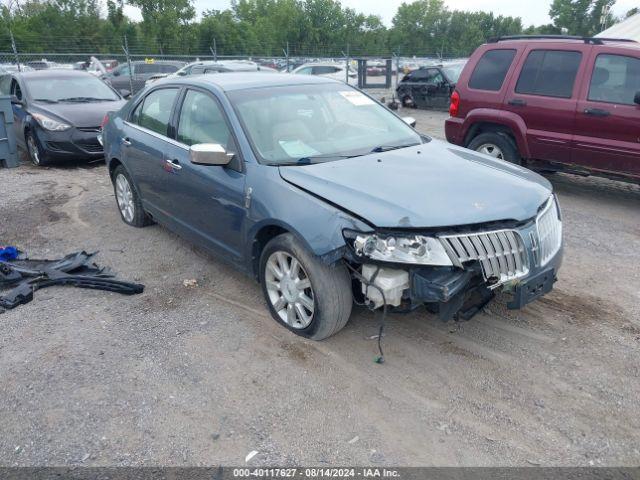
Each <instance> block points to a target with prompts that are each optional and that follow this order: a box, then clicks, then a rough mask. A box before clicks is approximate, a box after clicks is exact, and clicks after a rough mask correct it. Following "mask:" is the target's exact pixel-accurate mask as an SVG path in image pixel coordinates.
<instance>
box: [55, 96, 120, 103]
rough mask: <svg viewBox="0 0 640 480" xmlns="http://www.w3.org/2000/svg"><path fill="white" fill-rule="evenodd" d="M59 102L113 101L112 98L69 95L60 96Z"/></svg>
mask: <svg viewBox="0 0 640 480" xmlns="http://www.w3.org/2000/svg"><path fill="white" fill-rule="evenodd" d="M58 101H59V102H113V101H114V99H112V98H96V97H69V98H60V99H59V100H58Z"/></svg>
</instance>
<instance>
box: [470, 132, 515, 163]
mask: <svg viewBox="0 0 640 480" xmlns="http://www.w3.org/2000/svg"><path fill="white" fill-rule="evenodd" d="M467 148H469V149H471V150H475V151H476V152H479V153H483V154H485V155H489V156H491V157H493V158H497V159H498V160H505V161H507V162H509V163H514V164H516V165H522V157H521V156H520V153H519V152H518V148H517V147H516V146H515V145H514V143H513V141H512V140H511V139H510V138H509V137H508V136H507V135H505V134H504V133H499V132H488V133H481V134H480V135H478V136H477V137H475V138H474V139H473V140H471V142H470V143H469V145H468V146H467Z"/></svg>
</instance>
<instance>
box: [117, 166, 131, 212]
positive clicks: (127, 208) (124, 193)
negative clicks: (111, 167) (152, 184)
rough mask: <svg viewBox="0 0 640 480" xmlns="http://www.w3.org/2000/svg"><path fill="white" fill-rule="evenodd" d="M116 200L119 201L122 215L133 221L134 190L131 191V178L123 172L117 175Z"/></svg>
mask: <svg viewBox="0 0 640 480" xmlns="http://www.w3.org/2000/svg"><path fill="white" fill-rule="evenodd" d="M116 200H117V201H118V208H119V209H120V213H121V214H122V217H123V218H124V219H125V220H126V221H127V222H132V221H133V216H134V213H135V205H134V203H133V192H132V191H131V185H129V180H127V177H125V176H124V175H122V174H119V175H118V176H117V177H116Z"/></svg>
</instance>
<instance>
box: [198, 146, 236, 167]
mask: <svg viewBox="0 0 640 480" xmlns="http://www.w3.org/2000/svg"><path fill="white" fill-rule="evenodd" d="M189 157H190V159H191V163H195V164H196V165H228V164H229V162H230V161H231V158H233V155H231V154H228V153H227V151H226V150H225V149H224V147H223V146H222V145H219V144H217V143H198V144H196V145H191V148H189Z"/></svg>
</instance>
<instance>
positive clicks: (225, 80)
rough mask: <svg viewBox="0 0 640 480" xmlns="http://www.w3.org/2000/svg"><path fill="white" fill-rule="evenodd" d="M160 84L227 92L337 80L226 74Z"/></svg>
mask: <svg viewBox="0 0 640 480" xmlns="http://www.w3.org/2000/svg"><path fill="white" fill-rule="evenodd" d="M160 82H162V83H178V84H189V85H200V86H207V85H215V86H217V87H218V88H220V89H221V90H224V91H227V92H230V91H234V90H246V89H250V88H268V87H285V86H290V85H315V84H328V83H339V82H338V81H337V80H332V79H330V78H326V77H319V76H315V75H292V74H290V73H269V74H265V73H264V72H228V73H221V74H219V75H193V76H189V77H184V78H180V79H176V78H171V79H164V80H159V81H158V84H159V83H160Z"/></svg>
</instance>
